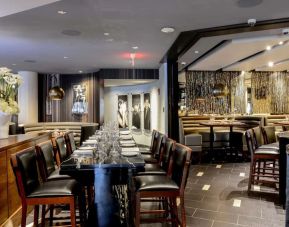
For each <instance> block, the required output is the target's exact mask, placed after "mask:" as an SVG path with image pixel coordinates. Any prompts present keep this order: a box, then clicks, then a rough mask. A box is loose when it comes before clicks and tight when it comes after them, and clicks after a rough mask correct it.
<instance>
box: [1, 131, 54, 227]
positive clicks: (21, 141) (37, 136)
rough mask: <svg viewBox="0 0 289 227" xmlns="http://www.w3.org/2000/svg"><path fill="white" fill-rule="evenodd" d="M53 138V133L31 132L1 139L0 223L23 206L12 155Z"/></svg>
mask: <svg viewBox="0 0 289 227" xmlns="http://www.w3.org/2000/svg"><path fill="white" fill-rule="evenodd" d="M50 139H51V133H30V134H19V135H13V136H9V138H8V139H1V140H0V225H1V224H3V223H4V222H5V221H6V220H7V219H8V218H9V217H11V216H12V215H13V214H14V213H15V212H16V211H17V210H18V209H19V208H20V206H21V201H20V197H19V196H18V191H17V186H16V181H15V177H14V173H13V170H12V168H11V165H10V155H11V154H14V153H16V152H18V151H20V150H22V149H25V148H28V147H31V146H35V145H36V144H38V143H40V142H44V141H47V140H50Z"/></svg>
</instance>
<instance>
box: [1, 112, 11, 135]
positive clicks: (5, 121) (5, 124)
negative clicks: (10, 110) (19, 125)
mask: <svg viewBox="0 0 289 227" xmlns="http://www.w3.org/2000/svg"><path fill="white" fill-rule="evenodd" d="M10 121H11V114H6V113H3V112H0V139H6V138H8V136H9V123H10Z"/></svg>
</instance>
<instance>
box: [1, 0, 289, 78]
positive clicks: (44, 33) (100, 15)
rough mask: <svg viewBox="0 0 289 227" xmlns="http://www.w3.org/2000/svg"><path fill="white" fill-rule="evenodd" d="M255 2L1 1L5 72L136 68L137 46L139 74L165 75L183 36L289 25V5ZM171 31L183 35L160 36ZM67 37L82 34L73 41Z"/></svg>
mask: <svg viewBox="0 0 289 227" xmlns="http://www.w3.org/2000/svg"><path fill="white" fill-rule="evenodd" d="M2 2H3V4H2ZM240 2H241V4H240ZM254 2H258V1H257V0H218V1H216V0H194V1H192V0H165V1H164V0H145V1H136V0H121V1H120V0H62V1H56V2H55V1H52V0H51V1H49V0H46V1H45V0H37V1H35V0H34V1H32V0H26V1H23V0H22V1H20V0H1V9H0V16H2V17H1V18H0V50H1V51H0V66H6V67H9V68H12V69H13V70H15V71H19V70H31V71H37V72H56V73H75V72H78V71H79V70H81V71H83V72H91V71H96V70H97V69H99V68H132V65H131V63H130V61H129V60H130V57H129V54H130V53H131V52H134V50H133V49H132V48H131V47H132V46H138V47H139V49H138V50H137V51H136V52H137V55H136V60H135V67H136V68H158V67H159V62H160V60H161V58H162V57H163V56H164V55H165V53H166V52H167V50H168V49H169V48H170V46H171V45H172V43H173V42H174V40H175V39H176V38H177V36H178V34H179V33H180V32H182V31H188V30H196V29H201V28H209V27H216V26H223V25H230V24H239V23H245V22H246V21H247V20H248V19H249V18H252V17H253V18H256V19H257V21H262V20H268V19H277V18H285V17H288V8H289V1H288V0H275V1H272V0H263V1H261V2H262V3H261V4H260V5H257V6H253V7H246V4H247V3H248V4H251V3H254ZM48 3H51V4H48ZM244 3H245V4H244ZM244 6H245V7H244ZM59 10H64V11H67V14H65V15H60V14H58V13H57V11H59ZM17 12H18V13H17ZM5 15H6V16H5ZM164 26H172V27H174V28H175V29H176V31H175V32H174V33H173V34H164V33H161V32H160V28H162V27H164ZM63 30H68V33H69V32H70V33H73V32H74V33H75V32H77V31H78V32H79V33H80V34H79V35H78V36H68V35H64V34H63V33H62V31H63ZM71 30H72V31H71ZM105 32H108V33H110V35H109V36H105V35H104V33H105ZM212 42H213V41H212ZM208 47H210V46H209V45H208ZM205 49H206V48H205V47H204V50H205ZM200 54H202V52H201V51H200ZM64 57H68V58H64Z"/></svg>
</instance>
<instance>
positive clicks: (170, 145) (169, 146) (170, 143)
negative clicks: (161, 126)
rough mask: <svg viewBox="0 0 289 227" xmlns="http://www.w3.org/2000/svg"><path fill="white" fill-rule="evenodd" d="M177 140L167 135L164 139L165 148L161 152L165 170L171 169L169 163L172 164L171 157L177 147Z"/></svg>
mask: <svg viewBox="0 0 289 227" xmlns="http://www.w3.org/2000/svg"><path fill="white" fill-rule="evenodd" d="M175 143H176V142H175V141H174V140H173V139H170V138H167V137H165V138H164V139H163V144H164V145H163V150H162V152H161V154H160V162H159V164H160V166H161V167H162V169H163V170H165V171H166V172H168V169H169V164H170V159H171V157H172V154H173V150H174V148H175Z"/></svg>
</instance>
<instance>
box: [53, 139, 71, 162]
mask: <svg viewBox="0 0 289 227" xmlns="http://www.w3.org/2000/svg"><path fill="white" fill-rule="evenodd" d="M55 144H56V155H55V160H56V164H57V166H60V164H61V162H63V161H64V160H65V159H67V157H68V156H69V154H68V152H67V149H66V143H65V139H64V137H63V136H58V137H56V138H55Z"/></svg>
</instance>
